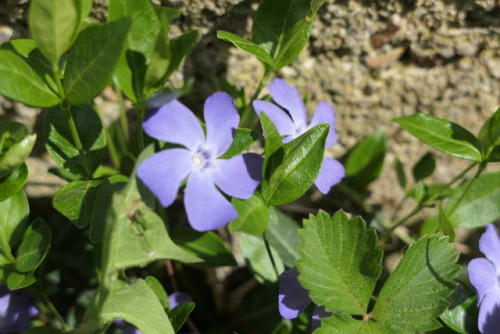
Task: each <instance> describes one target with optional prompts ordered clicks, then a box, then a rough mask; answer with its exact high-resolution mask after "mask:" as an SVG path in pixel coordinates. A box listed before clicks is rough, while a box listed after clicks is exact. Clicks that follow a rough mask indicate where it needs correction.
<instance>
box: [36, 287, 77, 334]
mask: <svg viewBox="0 0 500 334" xmlns="http://www.w3.org/2000/svg"><path fill="white" fill-rule="evenodd" d="M37 287H38V295H39V297H40V301H41V303H42V304H43V306H44V308H45V309H46V310H48V311H49V312H50V313H51V314H52V316H53V317H54V318H55V319H56V320H57V321H58V322H59V324H60V325H61V327H62V329H63V330H64V331H69V330H70V328H69V326H68V325H67V324H66V322H65V321H64V318H63V317H62V316H61V314H60V313H59V311H57V309H56V307H55V306H54V304H53V303H52V301H51V300H50V298H49V297H48V296H47V294H46V293H45V290H44V289H43V286H42V284H41V283H40V281H39V280H38V281H37Z"/></svg>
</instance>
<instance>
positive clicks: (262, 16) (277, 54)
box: [252, 0, 312, 69]
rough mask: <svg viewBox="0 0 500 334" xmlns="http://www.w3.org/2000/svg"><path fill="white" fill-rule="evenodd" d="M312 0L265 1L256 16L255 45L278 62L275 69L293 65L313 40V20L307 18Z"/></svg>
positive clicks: (254, 25)
mask: <svg viewBox="0 0 500 334" xmlns="http://www.w3.org/2000/svg"><path fill="white" fill-rule="evenodd" d="M309 10H310V0H264V1H262V2H261V3H260V5H259V8H258V9H257V12H256V13H255V15H254V22H253V26H252V36H253V41H254V43H255V44H257V45H259V46H260V47H261V48H263V49H264V50H266V51H267V52H268V53H269V54H270V55H271V58H272V59H273V60H274V61H275V64H276V65H275V69H280V68H282V67H283V66H286V65H288V64H290V63H291V62H292V61H293V60H295V58H296V57H297V56H298V54H299V53H300V51H302V49H303V48H304V46H305V45H306V44H307V41H308V40H309V35H310V33H311V27H312V21H311V20H309V19H307V14H308V13H309Z"/></svg>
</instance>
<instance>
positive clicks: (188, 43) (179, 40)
mask: <svg viewBox="0 0 500 334" xmlns="http://www.w3.org/2000/svg"><path fill="white" fill-rule="evenodd" d="M199 38H200V32H199V31H198V30H191V31H188V32H186V33H184V34H182V35H180V36H179V37H176V38H174V39H172V40H171V41H170V55H171V58H170V64H169V65H168V71H167V73H166V74H165V79H166V78H168V77H170V75H171V74H172V73H173V72H174V71H175V70H177V69H178V68H179V66H180V64H181V62H182V60H183V59H184V58H186V57H187V56H188V55H189V54H190V53H191V51H192V50H193V48H194V46H195V45H196V42H198V39H199Z"/></svg>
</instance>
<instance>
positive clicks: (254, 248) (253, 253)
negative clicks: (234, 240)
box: [240, 234, 285, 284]
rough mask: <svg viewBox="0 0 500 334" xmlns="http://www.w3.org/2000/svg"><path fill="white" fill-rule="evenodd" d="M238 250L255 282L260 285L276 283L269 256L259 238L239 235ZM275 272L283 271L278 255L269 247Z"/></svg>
mask: <svg viewBox="0 0 500 334" xmlns="http://www.w3.org/2000/svg"><path fill="white" fill-rule="evenodd" d="M240 248H241V253H242V255H243V257H244V258H245V262H246V263H247V265H248V268H249V269H250V270H251V271H252V273H253V274H254V276H255V278H256V279H257V281H259V282H260V283H268V284H269V283H270V284H272V283H276V282H277V281H278V276H276V272H275V271H274V269H273V265H272V262H271V259H270V258H269V254H268V253H267V252H266V247H265V244H264V240H262V238H261V237H258V236H255V235H250V234H241V235H240ZM271 253H272V254H273V258H274V262H275V264H276V270H277V271H278V272H279V273H281V272H283V270H284V269H285V267H284V265H283V262H282V261H281V258H280V256H279V254H278V253H277V252H276V250H274V249H273V248H272V247H271Z"/></svg>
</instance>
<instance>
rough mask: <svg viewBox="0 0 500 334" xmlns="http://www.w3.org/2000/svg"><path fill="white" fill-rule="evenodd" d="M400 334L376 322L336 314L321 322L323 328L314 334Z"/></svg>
mask: <svg viewBox="0 0 500 334" xmlns="http://www.w3.org/2000/svg"><path fill="white" fill-rule="evenodd" d="M344 333H356V334H398V333H400V332H398V331H395V330H392V329H390V328H387V327H384V326H381V325H379V324H378V323H376V322H375V321H362V320H358V319H354V318H352V317H351V316H349V315H346V314H341V313H336V314H333V315H332V316H331V317H330V318H327V319H324V320H322V321H321V328H319V329H318V330H316V331H314V334H344Z"/></svg>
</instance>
